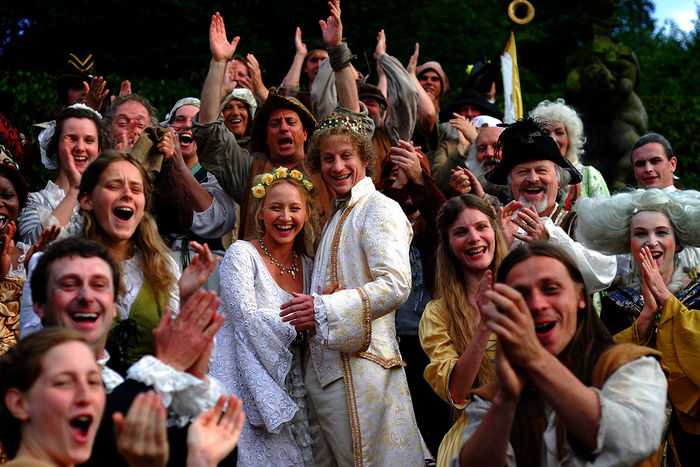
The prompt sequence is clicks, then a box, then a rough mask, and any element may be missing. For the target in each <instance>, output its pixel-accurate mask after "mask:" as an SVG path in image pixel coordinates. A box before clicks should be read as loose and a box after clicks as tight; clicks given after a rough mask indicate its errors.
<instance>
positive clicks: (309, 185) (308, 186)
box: [302, 180, 314, 191]
mask: <svg viewBox="0 0 700 467" xmlns="http://www.w3.org/2000/svg"><path fill="white" fill-rule="evenodd" d="M302 183H303V184H304V186H305V187H306V189H307V190H309V191H311V190H313V189H314V184H313V183H311V182H310V181H308V180H304V181H303V182H302Z"/></svg>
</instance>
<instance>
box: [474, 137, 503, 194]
mask: <svg viewBox="0 0 700 467" xmlns="http://www.w3.org/2000/svg"><path fill="white" fill-rule="evenodd" d="M465 165H466V166H467V168H468V169H469V171H470V172H471V173H473V174H474V176H475V177H476V179H477V180H479V183H481V187H482V188H483V189H484V191H485V192H486V193H488V194H490V195H492V196H498V195H500V194H501V192H502V191H503V190H504V189H505V188H506V186H505V185H497V184H495V183H491V182H489V181H488V180H486V177H484V175H486V173H487V170H486V169H484V164H483V163H481V162H479V159H477V156H476V144H474V143H472V144H471V145H469V149H467V161H466V164H465Z"/></svg>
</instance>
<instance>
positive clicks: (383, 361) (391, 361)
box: [355, 352, 406, 370]
mask: <svg viewBox="0 0 700 467" xmlns="http://www.w3.org/2000/svg"><path fill="white" fill-rule="evenodd" d="M355 356H357V357H360V358H364V359H365V360H369V361H371V362H374V363H377V364H379V365H381V367H382V368H384V369H386V370H390V369H391V368H394V367H396V366H406V362H404V361H403V360H401V359H400V358H399V357H392V358H384V357H380V356H379V355H375V354H373V353H369V352H357V353H356V354H355Z"/></svg>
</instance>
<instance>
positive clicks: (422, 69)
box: [416, 61, 450, 99]
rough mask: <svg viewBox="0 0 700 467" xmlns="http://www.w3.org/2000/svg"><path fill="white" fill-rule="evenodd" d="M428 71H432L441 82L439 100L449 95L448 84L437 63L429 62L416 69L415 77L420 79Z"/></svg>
mask: <svg viewBox="0 0 700 467" xmlns="http://www.w3.org/2000/svg"><path fill="white" fill-rule="evenodd" d="M428 70H433V71H434V72H435V73H437V74H438V76H439V77H440V81H442V92H441V93H440V99H442V98H443V97H445V96H446V95H448V94H449V93H450V82H449V81H448V80H447V75H446V74H445V71H444V70H443V69H442V66H441V65H440V64H439V63H438V62H436V61H430V62H425V63H424V64H422V65H418V66H417V67H416V76H418V77H420V75H422V74H423V73H424V72H426V71H428Z"/></svg>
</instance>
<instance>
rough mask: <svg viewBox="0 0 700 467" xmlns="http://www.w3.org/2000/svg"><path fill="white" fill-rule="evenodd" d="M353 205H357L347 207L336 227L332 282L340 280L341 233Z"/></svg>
mask: <svg viewBox="0 0 700 467" xmlns="http://www.w3.org/2000/svg"><path fill="white" fill-rule="evenodd" d="M353 207H355V205H354V204H353V205H352V206H348V207H347V208H345V211H343V214H341V215H340V220H339V221H338V227H336V229H335V234H334V235H333V242H332V243H331V284H335V283H336V282H338V244H339V243H340V233H341V231H342V230H343V224H344V223H345V219H347V217H348V214H350V211H351V210H352V208H353Z"/></svg>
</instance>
